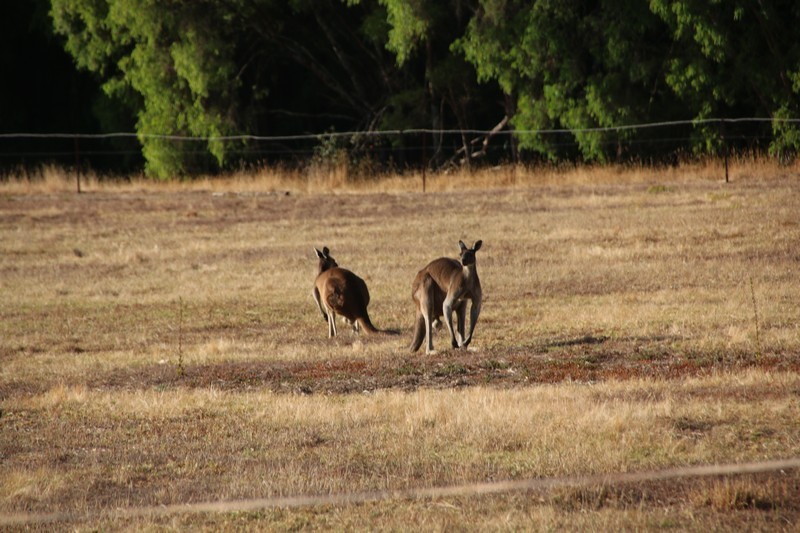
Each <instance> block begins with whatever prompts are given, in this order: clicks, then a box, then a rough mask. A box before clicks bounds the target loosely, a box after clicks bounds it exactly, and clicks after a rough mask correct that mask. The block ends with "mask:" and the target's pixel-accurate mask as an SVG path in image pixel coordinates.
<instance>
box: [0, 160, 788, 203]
mask: <svg viewBox="0 0 800 533" xmlns="http://www.w3.org/2000/svg"><path fill="white" fill-rule="evenodd" d="M798 167H800V163H798V162H793V163H791V164H789V165H787V164H784V163H780V162H779V161H777V160H776V159H775V158H772V157H767V156H763V155H752V154H738V155H733V156H731V157H730V160H729V162H728V179H729V180H730V181H752V180H760V179H763V178H764V177H767V176H771V177H775V176H789V175H793V174H796V173H797V171H798ZM724 179H725V168H724V161H722V160H719V159H716V158H707V159H688V160H685V161H683V162H681V163H680V164H677V165H663V166H656V167H653V166H648V165H642V164H629V165H586V164H580V165H573V164H559V165H550V164H543V165H534V166H524V165H501V166H496V167H478V168H475V169H474V170H472V171H464V170H453V169H449V170H443V171H436V172H431V171H428V172H426V173H425V188H426V190H427V191H429V192H443V191H459V190H464V189H486V188H495V187H502V188H507V189H509V188H510V189H518V188H529V187H542V186H564V185H578V186H587V185H630V184H651V185H652V191H653V192H669V191H670V190H671V189H670V186H669V185H665V184H677V183H698V182H721V181H724ZM79 181H80V186H81V190H82V191H84V192H101V191H105V192H112V191H116V192H141V191H148V190H149V191H159V192H165V191H212V192H218V193H225V192H236V193H240V194H241V193H265V192H269V193H281V194H282V193H285V192H290V193H294V194H298V193H312V194H313V193H328V192H362V193H374V192H395V193H396V192H419V191H421V190H422V185H423V173H422V172H421V171H420V170H410V171H407V172H404V173H402V174H400V173H393V172H387V173H385V174H379V175H375V174H372V173H370V174H364V173H362V172H361V171H360V170H359V169H357V168H351V167H349V166H348V165H346V164H334V165H310V166H308V167H307V168H304V169H298V168H285V167H280V166H278V167H274V166H259V167H253V168H250V169H247V170H239V171H233V172H229V173H227V174H226V175H224V176H219V175H206V176H199V177H195V178H193V179H191V180H173V181H166V182H162V181H154V180H151V179H148V178H146V177H145V176H144V175H131V176H126V177H125V178H124V179H120V178H113V177H112V178H109V177H108V176H102V175H98V174H97V173H96V172H94V171H90V172H88V173H87V172H82V173H80V175H78V174H77V173H76V172H75V171H65V170H64V169H62V168H60V167H57V166H52V165H44V166H42V167H41V168H39V169H37V170H33V171H30V170H26V171H24V172H23V171H19V172H11V173H9V174H8V175H6V176H5V177H4V179H3V181H2V182H0V190H2V191H3V192H5V193H7V194H35V193H63V192H74V191H76V190H77V187H78V182H79Z"/></svg>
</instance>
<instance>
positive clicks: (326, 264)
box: [314, 246, 339, 275]
mask: <svg viewBox="0 0 800 533" xmlns="http://www.w3.org/2000/svg"><path fill="white" fill-rule="evenodd" d="M314 252H316V254H317V257H319V268H318V269H317V275H320V274H322V273H323V272H325V271H326V270H328V269H330V268H333V267H337V266H339V265H338V264H337V263H336V259H334V258H333V257H331V255H330V254H331V251H330V250H328V247H327V246H323V247H322V251H321V252H320V251H319V250H317V249H316V248H314Z"/></svg>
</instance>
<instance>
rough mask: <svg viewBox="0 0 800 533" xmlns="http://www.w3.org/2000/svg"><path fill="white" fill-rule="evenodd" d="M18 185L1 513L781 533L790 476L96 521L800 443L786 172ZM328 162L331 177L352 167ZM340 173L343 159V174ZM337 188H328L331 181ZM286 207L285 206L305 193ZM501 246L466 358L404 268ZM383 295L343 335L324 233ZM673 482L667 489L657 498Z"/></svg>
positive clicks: (0, 360)
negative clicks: (424, 322)
mask: <svg viewBox="0 0 800 533" xmlns="http://www.w3.org/2000/svg"><path fill="white" fill-rule="evenodd" d="M731 168H732V171H731V183H729V184H725V183H722V182H721V181H720V180H721V174H718V171H720V169H721V167H720V165H719V163H718V162H713V161H712V162H708V163H705V164H696V165H688V166H682V167H677V168H674V169H673V168H669V169H667V168H663V169H657V170H652V171H651V170H648V169H644V168H609V169H588V170H587V169H583V168H575V169H522V168H516V169H514V168H500V169H485V170H482V171H479V172H475V173H472V174H440V175H433V176H428V178H429V181H428V187H429V189H428V190H429V191H434V192H431V193H428V194H421V193H419V192H418V191H419V185H420V176H419V175H414V174H410V175H405V176H386V177H381V178H380V179H376V180H365V179H351V178H350V177H348V176H347V174H346V173H345V174H342V173H341V172H340V173H338V174H337V173H335V172H334V173H333V174H331V173H330V172H332V171H330V170H327V171H325V170H324V169H314V170H313V172H314V173H316V174H313V173H312V171H309V174H308V175H305V174H300V173H285V172H277V171H270V170H268V169H262V170H259V171H257V172H252V173H248V174H244V173H242V174H238V175H232V176H227V177H223V178H218V179H217V178H208V179H205V180H199V181H196V182H192V183H184V182H180V183H173V184H155V183H152V182H147V181H144V180H140V179H133V180H131V181H130V182H126V183H121V182H107V181H105V180H99V179H96V178H91V177H90V178H88V179H87V178H86V177H85V176H84V177H82V180H84V181H83V183H84V190H85V191H88V192H87V194H82V195H77V194H75V193H74V188H73V185H74V176H64V175H63V173H59V172H58V171H57V169H49V170H46V171H43V174H42V176H41V178H37V179H34V180H27V179H11V180H9V181H7V182H4V183H3V184H0V245H1V246H2V248H3V254H2V255H1V256H0V413H1V414H0V456H1V457H2V458H3V459H2V461H0V478H1V479H3V483H2V489H1V490H0V513H14V512H24V511H35V512H50V511H59V510H70V511H75V512H78V513H79V514H80V513H84V512H89V513H95V512H98V513H100V514H99V515H95V514H92V515H91V517H89V518H88V519H85V520H81V519H77V521H73V522H70V524H69V526H70V527H75V528H78V529H80V528H89V529H91V528H100V529H125V528H131V529H140V528H177V529H203V528H208V529H236V528H274V529H284V528H326V529H382V528H385V529H407V528H408V527H421V528H425V529H433V530H443V529H474V528H476V527H477V528H479V529H488V530H496V529H528V528H530V526H531V524H532V523H536V524H541V525H542V527H543V528H567V529H578V528H589V527H592V528H595V527H600V528H608V529H649V528H654V527H677V528H680V529H687V528H689V529H703V528H705V527H711V526H713V525H714V524H715V523H721V524H723V526H722V527H725V528H730V529H774V528H775V527H778V528H779V527H784V526H785V524H786V522H785V521H782V520H784V519H785V520H789V523H790V524H792V523H794V524H796V523H797V520H798V519H799V518H800V510H798V508H797V506H796V505H795V504H794V503H792V501H793V500H792V499H791V498H788V497H787V496H786V495H787V494H791V493H792V492H791V491H792V490H793V489H794V488H795V487H797V486H798V483H799V481H798V476H797V475H796V473H789V474H788V475H786V476H785V477H781V476H780V475H777V476H766V477H741V478H726V479H722V480H706V481H703V482H700V481H698V482H697V483H694V482H689V481H680V482H675V483H666V484H658V485H655V486H652V487H650V486H633V487H622V488H614V487H611V488H608V487H606V488H604V487H598V488H590V489H575V490H563V491H554V492H552V493H543V494H534V495H531V494H512V495H503V496H492V497H480V498H468V497H459V498H447V499H443V500H433V501H388V502H379V503H372V504H365V505H361V506H344V507H325V508H315V509H296V510H280V509H269V510H265V511H263V512H255V513H240V514H224V515H200V516H196V515H180V516H176V517H161V518H156V517H140V518H129V519H122V518H111V519H107V520H106V519H103V518H102V510H104V509H112V508H115V507H130V506H137V505H153V504H161V503H174V502H188V501H206V500H215V499H230V498H241V497H245V498H247V497H262V496H269V495H293V494H309V493H312V494H330V493H337V492H342V491H353V490H376V489H384V488H389V489H400V488H407V487H419V486H438V485H443V484H450V483H462V482H473V481H485V480H492V479H497V480H500V479H508V478H529V477H531V478H533V477H541V476H560V475H580V474H590V473H603V472H616V471H635V470H639V469H652V468H660V467H669V466H676V465H683V464H696V463H707V462H716V461H720V462H728V461H745V460H759V459H768V458H778V457H792V456H798V455H800V446H799V445H798V443H799V442H800V434H799V433H798V425H797V424H796V420H797V419H798V414H800V413H798V403H797V391H798V390H800V382H798V378H797V370H798V369H800V329H798V326H797V324H798V323H800V310H799V308H798V306H797V305H796V302H797V301H800V284H798V281H797V276H796V271H797V258H798V252H797V250H798V248H797V245H798V243H800V215H798V212H797V209H796V206H797V205H800V197H799V196H800V190H798V187H797V177H798V172H797V169H796V168H795V167H778V166H774V165H772V164H771V163H770V162H769V161H756V162H751V161H748V160H745V159H740V160H737V161H735V162H734V164H732V166H731ZM334 170H335V169H334ZM340 170H341V169H340ZM330 188H332V189H333V191H329V189H330ZM286 193H288V194H286ZM478 238H480V239H483V241H484V247H483V248H482V250H481V252H480V253H479V254H478V270H479V273H480V276H481V280H482V284H483V289H484V294H485V302H484V308H483V312H482V315H481V319H480V322H479V324H478V326H477V329H476V332H475V338H474V343H473V345H472V349H471V350H469V351H453V350H448V349H447V348H446V346H447V343H446V339H445V336H444V334H443V332H442V331H441V330H440V331H439V332H437V333H436V336H435V340H434V342H435V347H436V348H437V349H438V350H439V353H438V354H437V355H435V356H425V355H422V354H419V353H418V354H415V355H412V354H409V353H408V352H407V348H406V346H407V344H408V342H409V340H410V326H411V323H412V320H413V306H412V303H411V298H410V294H409V292H410V283H411V280H412V279H413V276H414V274H415V273H416V271H417V270H418V269H419V268H421V267H422V266H424V264H425V263H426V262H427V261H430V260H431V259H433V258H435V257H438V256H442V255H447V256H454V255H455V253H456V251H457V242H458V240H459V239H464V240H465V241H468V242H472V241H474V240H476V239H478ZM323 245H328V246H330V247H331V250H332V253H333V255H334V257H336V258H337V260H338V261H339V263H340V264H342V266H345V267H347V268H351V269H352V270H354V271H355V272H356V273H358V274H359V275H361V276H362V277H364V279H366V281H367V283H368V284H369V287H370V292H371V294H372V302H371V304H370V314H371V316H372V319H373V322H374V323H375V324H376V325H377V326H378V327H382V328H391V329H396V330H399V331H400V333H401V334H400V335H399V336H389V335H387V336H378V337H369V336H366V337H356V336H354V335H353V334H352V333H350V332H349V331H348V330H347V328H340V330H341V334H340V337H339V338H337V339H335V340H332V341H331V340H328V339H327V338H326V335H327V327H326V326H325V323H324V322H323V321H322V319H321V317H320V315H319V313H318V311H317V310H316V308H315V306H314V303H313V301H312V299H311V296H310V290H311V287H312V283H313V277H314V271H315V268H316V261H315V259H314V255H313V253H312V247H315V246H316V247H320V246H323ZM653 494H655V495H653Z"/></svg>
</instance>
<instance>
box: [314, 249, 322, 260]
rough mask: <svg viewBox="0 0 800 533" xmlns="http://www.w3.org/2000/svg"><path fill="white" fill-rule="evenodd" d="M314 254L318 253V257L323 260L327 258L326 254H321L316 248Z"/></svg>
mask: <svg viewBox="0 0 800 533" xmlns="http://www.w3.org/2000/svg"><path fill="white" fill-rule="evenodd" d="M314 253H316V254H317V257H319V258H320V259H323V258H324V257H325V254H323V253H322V252H320V251H319V250H317V249H316V248H314Z"/></svg>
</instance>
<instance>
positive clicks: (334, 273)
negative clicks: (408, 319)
mask: <svg viewBox="0 0 800 533" xmlns="http://www.w3.org/2000/svg"><path fill="white" fill-rule="evenodd" d="M314 251H315V252H316V254H317V257H319V268H318V270H317V280H316V281H315V283H314V290H313V295H314V301H316V302H317V306H318V307H319V310H320V312H321V313H322V317H323V318H324V319H325V320H326V321H327V322H328V338H331V337H335V336H336V314H337V313H338V314H340V315H342V316H343V317H344V318H345V320H347V322H348V323H349V324H351V325H352V326H353V329H354V330H355V331H356V333H358V331H359V325H360V326H361V327H362V328H364V329H365V330H367V331H368V332H370V333H378V332H379V330H378V329H377V328H375V326H373V325H372V322H371V321H370V319H369V314H368V313H367V305H369V290H367V284H366V283H365V282H364V280H363V279H361V278H359V277H358V276H356V275H355V274H353V273H352V272H350V271H349V270H346V269H344V268H339V265H338V264H336V260H335V259H334V258H333V257H331V255H330V250H328V247H327V246H325V247H323V248H322V251H321V252H320V251H319V250H317V249H316V248H314Z"/></svg>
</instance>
